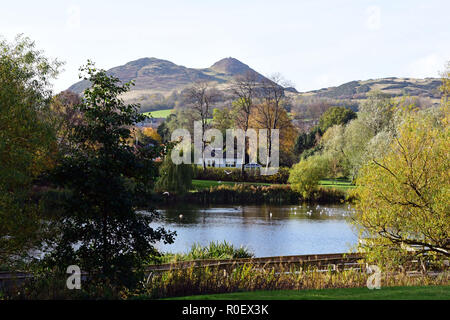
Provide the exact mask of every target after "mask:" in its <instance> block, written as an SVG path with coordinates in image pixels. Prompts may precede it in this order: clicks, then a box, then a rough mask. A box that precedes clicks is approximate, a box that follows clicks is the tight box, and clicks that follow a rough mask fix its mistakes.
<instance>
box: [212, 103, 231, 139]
mask: <svg viewBox="0 0 450 320" xmlns="http://www.w3.org/2000/svg"><path fill="white" fill-rule="evenodd" d="M212 126H213V127H214V128H216V129H219V130H220V131H221V132H222V134H225V133H226V130H227V129H231V128H233V127H234V119H233V113H232V110H231V109H230V108H226V107H225V108H223V109H219V108H216V109H214V111H213V121H212Z"/></svg>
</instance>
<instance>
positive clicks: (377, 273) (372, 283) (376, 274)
mask: <svg viewBox="0 0 450 320" xmlns="http://www.w3.org/2000/svg"><path fill="white" fill-rule="evenodd" d="M372 272H373V274H372V275H370V276H369V278H368V279H367V282H366V285H367V288H369V289H370V290H373V289H381V269H380V267H378V266H376V265H371V266H368V267H367V273H372Z"/></svg>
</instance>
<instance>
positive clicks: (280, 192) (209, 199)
mask: <svg viewBox="0 0 450 320" xmlns="http://www.w3.org/2000/svg"><path fill="white" fill-rule="evenodd" d="M151 200H152V201H155V202H159V203H167V204H170V203H174V202H178V203H180V202H186V203H196V204H264V203H265V204H280V205H281V204H286V205H287V204H300V203H318V204H339V203H344V202H350V201H352V198H351V195H350V194H349V193H348V192H347V191H346V190H345V189H338V188H333V187H325V186H323V187H321V186H319V187H318V188H317V189H316V190H315V191H314V192H312V193H311V194H310V195H308V196H306V197H305V196H304V195H302V194H300V193H298V192H295V191H294V190H292V189H291V187H290V186H289V185H287V184H284V185H281V184H273V185H255V184H247V183H236V184H233V185H231V184H220V185H217V186H211V187H210V188H200V189H197V190H195V191H192V192H187V193H184V194H175V193H170V192H163V193H161V192H159V193H154V194H153V195H152V197H151Z"/></svg>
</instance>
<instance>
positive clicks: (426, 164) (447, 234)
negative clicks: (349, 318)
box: [354, 106, 450, 265]
mask: <svg viewBox="0 0 450 320" xmlns="http://www.w3.org/2000/svg"><path fill="white" fill-rule="evenodd" d="M443 108H446V109H447V110H446V112H444V114H446V116H444V118H441V120H440V122H439V123H438V124H437V125H436V123H435V121H434V120H433V119H432V118H431V117H428V116H424V115H422V114H420V113H416V112H413V113H412V114H410V115H408V116H407V117H406V119H405V120H404V122H403V124H402V125H401V126H400V128H399V129H398V134H397V135H396V137H395V138H394V141H393V142H392V144H391V146H390V148H389V150H388V151H387V152H386V154H385V155H384V156H382V157H380V158H376V159H374V160H372V161H370V162H369V163H368V164H366V165H365V166H364V167H363V168H362V169H361V171H360V175H359V178H358V179H357V188H356V190H355V195H356V197H357V198H358V200H357V203H356V213H355V216H354V217H355V225H356V226H357V228H358V229H359V231H360V237H361V238H362V239H363V241H362V242H361V247H362V248H363V249H367V250H368V253H369V258H370V259H373V260H379V261H382V262H383V264H386V265H389V264H391V263H394V264H395V263H398V262H399V261H401V259H403V257H406V256H410V255H406V253H407V252H413V253H415V256H417V255H422V254H425V253H426V254H427V255H428V257H431V256H434V257H448V256H449V255H450V253H449V250H450V188H449V183H450V139H449V138H450V130H449V129H450V127H449V122H448V121H449V116H448V115H449V112H448V111H449V110H448V106H443ZM394 257H396V258H401V259H400V260H396V259H394Z"/></svg>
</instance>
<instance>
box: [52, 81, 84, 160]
mask: <svg viewBox="0 0 450 320" xmlns="http://www.w3.org/2000/svg"><path fill="white" fill-rule="evenodd" d="M80 103H81V97H80V96H79V95H78V94H76V93H75V92H72V91H69V90H66V91H63V92H61V93H59V94H57V95H56V96H54V97H53V98H52V100H51V103H50V112H49V117H50V121H51V123H52V125H53V127H54V129H55V131H56V137H57V140H58V145H59V149H60V152H62V154H64V153H65V152H67V151H68V150H69V149H70V148H72V147H73V146H70V145H69V143H70V140H69V139H68V137H69V135H70V134H71V131H72V130H73V128H74V127H75V126H76V125H78V124H80V123H81V122H82V115H81V112H79V111H78V110H77V108H76V106H77V105H79V104H80Z"/></svg>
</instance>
